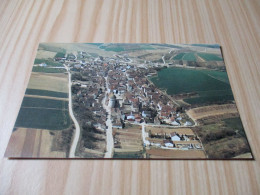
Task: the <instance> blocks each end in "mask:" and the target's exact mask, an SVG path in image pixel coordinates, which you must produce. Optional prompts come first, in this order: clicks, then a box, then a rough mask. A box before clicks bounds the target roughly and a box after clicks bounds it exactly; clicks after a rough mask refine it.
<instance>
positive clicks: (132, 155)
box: [113, 151, 144, 159]
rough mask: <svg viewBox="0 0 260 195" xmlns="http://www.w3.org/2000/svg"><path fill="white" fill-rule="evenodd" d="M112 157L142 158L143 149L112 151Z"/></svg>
mask: <svg viewBox="0 0 260 195" xmlns="http://www.w3.org/2000/svg"><path fill="white" fill-rule="evenodd" d="M113 158H135V159H136V158H144V156H143V151H139V152H114V156H113Z"/></svg>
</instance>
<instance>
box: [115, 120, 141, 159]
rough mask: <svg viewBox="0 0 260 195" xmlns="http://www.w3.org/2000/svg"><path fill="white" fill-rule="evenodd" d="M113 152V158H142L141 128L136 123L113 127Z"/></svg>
mask: <svg viewBox="0 0 260 195" xmlns="http://www.w3.org/2000/svg"><path fill="white" fill-rule="evenodd" d="M113 135H114V140H115V141H116V143H115V152H114V156H113V158H143V146H142V136H141V129H140V126H138V125H129V124H127V125H126V128H125V129H113Z"/></svg>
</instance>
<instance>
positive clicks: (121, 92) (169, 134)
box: [5, 43, 253, 159]
mask: <svg viewBox="0 0 260 195" xmlns="http://www.w3.org/2000/svg"><path fill="white" fill-rule="evenodd" d="M5 156H6V157H9V158H87V159H104V158H108V159H253V155H252V152H251V149H250V146H249V143H248V141H247V137H246V133H245V130H244V128H243V124H242V121H241V118H240V115H239V112H238V108H237V106H236V103H235V99H234V96H233V93H232V89H231V85H230V82H229V79H228V74H227V70H226V66H225V64H224V60H223V56H222V53H221V48H220V45H218V44H211V45H205V44H190V45H187V44H175V45H173V44H157V43H156V44H140V43H136V44H125V43H124V44H123V43H41V44H39V47H38V50H37V55H36V58H35V61H34V64H33V67H32V73H31V77H30V81H29V84H28V87H27V89H26V91H25V95H24V98H23V101H22V104H21V108H20V111H19V114H18V116H17V120H16V122H15V125H14V128H13V132H12V135H11V138H10V141H9V144H8V147H7V150H6V153H5Z"/></svg>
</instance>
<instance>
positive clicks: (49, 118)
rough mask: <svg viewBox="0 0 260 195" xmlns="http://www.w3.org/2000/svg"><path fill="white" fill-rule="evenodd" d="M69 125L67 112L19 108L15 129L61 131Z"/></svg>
mask: <svg viewBox="0 0 260 195" xmlns="http://www.w3.org/2000/svg"><path fill="white" fill-rule="evenodd" d="M70 124H71V120H70V117H69V113H68V110H55V109H42V108H21V109H20V112H19V114H18V117H17V120H16V123H15V127H24V128H36V129H49V130H62V129H66V128H68V127H69V126H70Z"/></svg>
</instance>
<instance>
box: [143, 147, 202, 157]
mask: <svg viewBox="0 0 260 195" xmlns="http://www.w3.org/2000/svg"><path fill="white" fill-rule="evenodd" d="M146 152H147V155H148V156H149V158H157V159H158V158H162V159H163V158H166V159H187V158H188V159H199V158H205V157H206V156H205V153H204V151H202V150H163V149H159V148H152V149H149V150H147V151H146Z"/></svg>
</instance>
